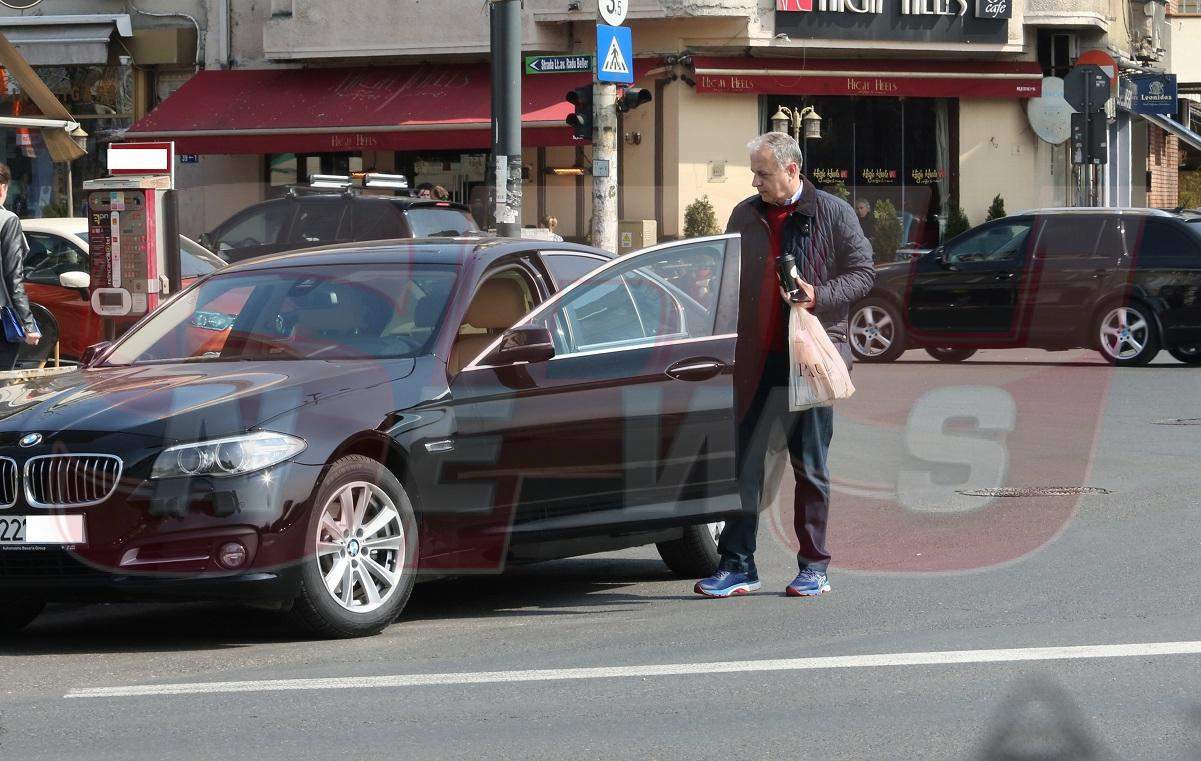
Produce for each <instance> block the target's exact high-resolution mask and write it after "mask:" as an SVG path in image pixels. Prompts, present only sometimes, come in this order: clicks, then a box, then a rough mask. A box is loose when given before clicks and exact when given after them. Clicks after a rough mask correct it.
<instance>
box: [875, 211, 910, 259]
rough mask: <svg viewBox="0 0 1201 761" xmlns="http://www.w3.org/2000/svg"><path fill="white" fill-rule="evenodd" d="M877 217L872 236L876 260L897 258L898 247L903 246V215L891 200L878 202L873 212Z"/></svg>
mask: <svg viewBox="0 0 1201 761" xmlns="http://www.w3.org/2000/svg"><path fill="white" fill-rule="evenodd" d="M873 214H874V215H875V218H876V233H875V235H874V236H872V250H873V251H874V252H875V254H876V261H878V262H891V261H893V260H895V259H896V258H897V249H898V248H900V247H901V232H902V230H903V228H902V227H901V217H900V216H899V215H898V214H897V207H895V206H893V205H892V202H891V201H889V200H886V199H885V200H880V201H877V202H876V209H875V211H874V212H873Z"/></svg>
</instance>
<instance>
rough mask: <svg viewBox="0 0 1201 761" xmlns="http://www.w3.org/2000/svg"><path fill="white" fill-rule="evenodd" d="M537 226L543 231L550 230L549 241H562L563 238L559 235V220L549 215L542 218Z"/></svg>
mask: <svg viewBox="0 0 1201 761" xmlns="http://www.w3.org/2000/svg"><path fill="white" fill-rule="evenodd" d="M538 226H539V227H541V228H543V229H544V230H550V236H551V240H556V241H562V240H563V236H562V235H559V218H558V217H555V216H551V215H547V216H545V217H543V218H542V219H541V220H540V221H539V222H538Z"/></svg>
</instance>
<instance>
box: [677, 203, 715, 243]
mask: <svg viewBox="0 0 1201 761" xmlns="http://www.w3.org/2000/svg"><path fill="white" fill-rule="evenodd" d="M707 235H721V227H719V226H718V224H717V212H715V211H713V204H712V203H711V202H710V201H709V196H701V197H700V198H698V199H696V200H695V201H693V202H692V203H690V204H688V207H687V208H685V209H684V237H685V238H703V237H705V236H707Z"/></svg>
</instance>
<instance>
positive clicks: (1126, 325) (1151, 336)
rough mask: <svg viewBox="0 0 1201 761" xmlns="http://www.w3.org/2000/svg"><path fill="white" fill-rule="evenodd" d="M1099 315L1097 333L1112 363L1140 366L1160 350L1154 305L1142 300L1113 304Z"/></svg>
mask: <svg viewBox="0 0 1201 761" xmlns="http://www.w3.org/2000/svg"><path fill="white" fill-rule="evenodd" d="M1097 315H1098V317H1097V321H1096V323H1095V324H1096V328H1095V330H1094V333H1093V336H1094V337H1095V338H1096V339H1097V346H1098V348H1099V350H1100V352H1101V356H1102V357H1105V359H1106V360H1108V361H1109V362H1110V363H1112V364H1114V365H1117V366H1118V367H1138V366H1141V365H1145V364H1147V363H1148V362H1150V361H1151V360H1152V359H1154V358H1155V355H1156V354H1158V353H1159V329H1158V327H1157V326H1156V325H1155V317H1154V315H1152V313H1151V310H1150V308H1148V307H1147V306H1146V305H1145V304H1143V303H1142V302H1139V301H1131V302H1130V303H1129V304H1120V303H1114V304H1110V305H1109V306H1106V307H1103V308H1102V309H1101V310H1100V311H1099V312H1098V313H1097Z"/></svg>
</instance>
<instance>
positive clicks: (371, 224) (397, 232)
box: [349, 199, 405, 240]
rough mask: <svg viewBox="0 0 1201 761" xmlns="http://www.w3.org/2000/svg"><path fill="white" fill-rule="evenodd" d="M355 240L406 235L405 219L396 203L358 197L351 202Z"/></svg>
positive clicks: (351, 222)
mask: <svg viewBox="0 0 1201 761" xmlns="http://www.w3.org/2000/svg"><path fill="white" fill-rule="evenodd" d="M349 214H350V233H349V237H350V238H352V239H353V240H391V239H393V238H403V237H405V231H404V219H403V218H402V216H401V213H400V210H399V209H397V208H396V204H394V203H392V202H390V201H384V200H366V199H356V200H354V201H352V202H351V204H350V211H349Z"/></svg>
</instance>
